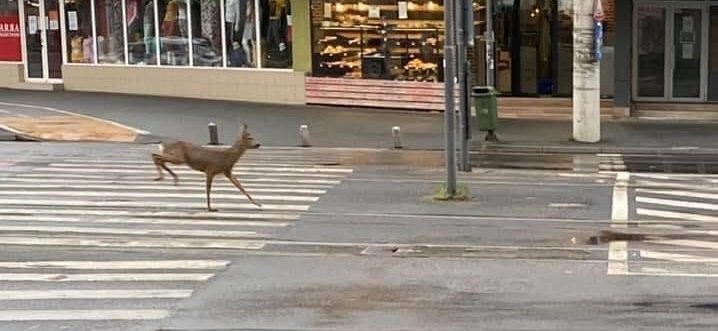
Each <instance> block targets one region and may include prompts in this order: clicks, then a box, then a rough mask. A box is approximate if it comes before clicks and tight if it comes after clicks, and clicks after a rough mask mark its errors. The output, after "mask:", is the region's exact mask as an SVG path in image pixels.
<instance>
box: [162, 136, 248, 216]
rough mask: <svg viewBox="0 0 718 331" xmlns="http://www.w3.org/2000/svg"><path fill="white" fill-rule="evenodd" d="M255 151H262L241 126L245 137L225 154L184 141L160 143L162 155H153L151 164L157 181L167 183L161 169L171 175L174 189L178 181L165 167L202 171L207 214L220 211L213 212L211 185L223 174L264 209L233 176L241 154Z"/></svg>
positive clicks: (239, 139)
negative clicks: (181, 165)
mask: <svg viewBox="0 0 718 331" xmlns="http://www.w3.org/2000/svg"><path fill="white" fill-rule="evenodd" d="M254 148H259V143H256V142H255V141H254V138H253V137H252V135H251V134H250V133H249V131H248V130H247V125H246V124H242V134H241V135H240V136H239V137H238V138H237V141H235V142H234V144H233V145H232V146H231V147H230V148H228V149H225V150H219V149H210V148H207V147H202V146H197V145H194V144H191V143H188V142H185V141H174V142H169V143H166V142H162V143H160V152H159V153H152V161H153V162H154V163H155V167H157V173H158V174H159V176H158V177H157V178H155V180H163V179H164V174H163V173H162V169H164V170H166V171H167V172H168V173H169V174H170V175H172V178H174V182H175V185H177V182H178V180H179V178H178V177H177V175H176V174H175V173H174V172H172V170H170V168H168V167H167V165H166V164H165V163H172V164H186V165H187V166H189V167H190V168H192V169H194V170H197V171H201V172H203V173H204V174H205V175H206V188H205V189H206V191H207V211H211V212H214V211H217V209H213V208H212V206H211V203H210V191H212V181H213V180H214V177H215V176H217V175H219V174H224V175H225V176H226V177H227V179H229V181H231V182H232V184H234V186H236V187H237V188H238V189H239V190H240V191H242V193H244V195H246V196H247V198H248V199H249V201H251V202H252V203H253V204H255V205H257V206H260V207H261V206H262V205H260V204H259V203H257V202H255V201H254V199H252V197H251V196H250V195H249V193H247V191H245V190H244V188H243V187H242V184H240V183H239V181H238V180H237V178H235V177H234V175H232V168H234V165H235V164H236V163H237V161H238V160H239V158H240V157H241V156H242V154H244V152H245V151H246V150H248V149H254Z"/></svg>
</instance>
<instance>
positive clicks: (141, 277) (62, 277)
mask: <svg viewBox="0 0 718 331" xmlns="http://www.w3.org/2000/svg"><path fill="white" fill-rule="evenodd" d="M212 276H214V274H207V273H195V274H190V273H181V274H178V273H135V274H130V273H121V274H120V273H112V274H60V273H53V274H49V273H42V274H38V273H11V274H7V273H4V274H3V273H0V281H7V282H202V281H206V280H208V279H210V278H212Z"/></svg>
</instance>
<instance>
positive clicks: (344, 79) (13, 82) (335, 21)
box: [0, 0, 718, 109]
mask: <svg viewBox="0 0 718 331" xmlns="http://www.w3.org/2000/svg"><path fill="white" fill-rule="evenodd" d="M486 1H487V0H475V1H474V6H473V10H474V24H473V26H474V31H473V32H474V35H475V38H474V45H473V46H472V47H471V48H470V56H469V57H470V60H471V63H472V65H471V75H472V81H473V83H474V84H484V83H485V82H486V79H487V78H486V68H487V67H488V66H489V65H490V64H489V63H487V60H486V59H487V58H493V59H494V61H493V66H494V74H493V77H492V78H493V80H494V82H495V85H496V87H497V89H498V90H499V91H500V92H501V93H502V95H504V96H515V97H539V96H541V97H546V96H548V97H555V98H562V97H570V96H571V93H572V87H573V83H572V78H573V74H572V70H573V69H572V68H573V65H572V61H573V24H572V17H573V1H578V0H488V1H492V3H491V6H489V8H491V9H492V10H491V13H488V12H487V3H486ZM591 1H593V0H591ZM596 1H598V0H596ZM601 3H602V5H603V10H604V12H605V13H606V15H605V19H604V21H603V25H604V39H603V46H602V49H601V51H602V54H603V57H602V60H601V95H602V97H603V98H605V99H608V100H613V103H614V104H615V106H616V107H618V108H623V109H631V108H632V107H634V106H635V105H636V104H640V103H655V102H669V103H671V102H675V103H686V102H690V103H710V102H718V1H711V0H672V1H664V0H625V1H616V0H602V2H601ZM489 15H490V16H489ZM488 18H491V20H488ZM487 21H491V22H492V27H493V31H494V35H495V43H494V47H493V52H492V56H491V57H489V56H487V52H486V38H485V37H486V34H485V32H486V31H487V26H486V23H487ZM443 33H444V26H443V0H406V1H404V0H0V86H6V87H20V88H23V87H27V88H32V87H36V86H38V85H42V86H53V84H55V85H58V84H62V86H63V87H64V88H65V89H67V90H78V91H100V92H119V93H130V94H146V95H166V96H179V97H198V98H210V99H227V100H246V101H260V102H276V103H293V104H302V103H326V104H347V105H357V104H358V105H378V106H382V105H387V106H389V107H392V106H397V107H405V108H406V107H408V108H416V109H425V108H431V107H424V105H427V104H430V105H434V107H436V109H441V108H440V107H441V102H440V99H441V81H442V79H443V68H442V63H443V55H442V53H443ZM327 86H329V87H327ZM331 86H335V87H336V88H335V89H332V88H330V87H331ZM392 91H393V92H392ZM361 100H365V101H368V103H361ZM371 101H376V102H375V103H372V102H371ZM392 102H393V103H392Z"/></svg>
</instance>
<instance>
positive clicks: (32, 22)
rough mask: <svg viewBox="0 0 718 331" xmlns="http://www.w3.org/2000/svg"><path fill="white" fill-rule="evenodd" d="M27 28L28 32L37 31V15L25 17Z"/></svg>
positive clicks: (33, 32)
mask: <svg viewBox="0 0 718 331" xmlns="http://www.w3.org/2000/svg"><path fill="white" fill-rule="evenodd" d="M27 29H28V30H29V33H30V34H36V33H37V16H28V17H27Z"/></svg>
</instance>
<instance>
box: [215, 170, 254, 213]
mask: <svg viewBox="0 0 718 331" xmlns="http://www.w3.org/2000/svg"><path fill="white" fill-rule="evenodd" d="M224 175H225V176H227V179H229V181H230V182H232V184H234V186H236V187H237V188H238V189H239V190H240V191H242V193H244V195H246V196H247V199H249V201H250V202H252V203H253V204H255V205H257V206H258V207H261V206H262V205H261V204H259V203H257V202H256V201H254V199H252V197H251V196H250V195H249V193H247V191H245V190H244V187H242V184H240V183H239V181H238V180H237V178H235V177H234V175H232V173H231V172H225V173H224Z"/></svg>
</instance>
